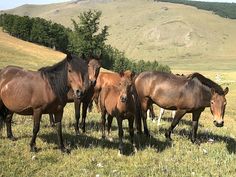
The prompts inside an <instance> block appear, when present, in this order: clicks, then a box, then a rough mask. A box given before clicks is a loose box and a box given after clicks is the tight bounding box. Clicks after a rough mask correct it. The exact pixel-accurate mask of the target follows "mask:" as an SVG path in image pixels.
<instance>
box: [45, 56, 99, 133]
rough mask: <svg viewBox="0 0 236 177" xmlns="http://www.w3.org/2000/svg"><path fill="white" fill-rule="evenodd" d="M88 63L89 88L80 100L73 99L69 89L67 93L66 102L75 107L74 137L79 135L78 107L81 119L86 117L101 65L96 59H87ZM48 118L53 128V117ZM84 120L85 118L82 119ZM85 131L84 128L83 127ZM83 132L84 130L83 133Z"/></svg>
mask: <svg viewBox="0 0 236 177" xmlns="http://www.w3.org/2000/svg"><path fill="white" fill-rule="evenodd" d="M87 61H88V76H89V87H88V89H87V90H86V91H85V92H84V94H83V96H82V97H81V98H80V99H75V97H74V93H73V90H72V89H70V90H69V92H68V93H67V102H68V103H71V102H74V107H75V120H76V121H75V125H74V126H75V132H76V135H78V134H79V119H80V107H81V104H82V117H86V115H87V108H88V105H89V103H90V101H91V98H92V96H93V90H94V89H93V88H94V86H95V84H96V80H97V77H98V74H99V71H100V68H101V63H100V60H99V59H98V58H95V57H90V58H89V59H87ZM49 117H50V125H51V126H52V127H53V126H54V116H53V114H49ZM84 119H85V118H84ZM84 129H85V127H84ZM83 132H85V130H84V131H83Z"/></svg>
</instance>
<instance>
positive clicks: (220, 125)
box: [213, 120, 224, 127]
mask: <svg viewBox="0 0 236 177" xmlns="http://www.w3.org/2000/svg"><path fill="white" fill-rule="evenodd" d="M213 123H214V125H215V126H216V127H223V126H224V121H221V122H218V121H216V120H214V121H213Z"/></svg>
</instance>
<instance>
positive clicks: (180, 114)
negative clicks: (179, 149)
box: [165, 110, 186, 140]
mask: <svg viewBox="0 0 236 177" xmlns="http://www.w3.org/2000/svg"><path fill="white" fill-rule="evenodd" d="M185 114H186V111H185V110H179V111H177V112H176V114H175V118H174V119H173V121H172V123H171V126H170V128H169V129H168V130H167V131H166V133H165V136H166V138H167V139H168V140H172V139H171V132H172V131H173V130H174V128H175V127H176V125H177V124H178V123H179V121H180V119H181V118H182V117H183V116H184V115H185Z"/></svg>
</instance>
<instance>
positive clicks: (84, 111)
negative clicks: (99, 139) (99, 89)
mask: <svg viewBox="0 0 236 177" xmlns="http://www.w3.org/2000/svg"><path fill="white" fill-rule="evenodd" d="M87 109H88V103H87V102H83V105H82V130H83V133H85V120H86V117H87Z"/></svg>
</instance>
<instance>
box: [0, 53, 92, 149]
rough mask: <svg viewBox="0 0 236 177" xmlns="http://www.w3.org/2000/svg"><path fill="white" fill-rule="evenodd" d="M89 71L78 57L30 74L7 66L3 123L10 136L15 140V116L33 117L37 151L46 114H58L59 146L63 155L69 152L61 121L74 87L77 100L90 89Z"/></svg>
mask: <svg viewBox="0 0 236 177" xmlns="http://www.w3.org/2000/svg"><path fill="white" fill-rule="evenodd" d="M88 85H89V78H88V68H87V65H86V63H85V62H84V61H83V60H81V59H79V58H77V57H76V56H74V55H70V54H68V55H67V56H66V58H65V59H63V60H62V61H60V62H58V63H56V64H54V65H53V66H47V67H43V68H41V69H40V70H38V71H30V70H26V69H23V68H21V67H17V66H7V67H5V68H3V69H2V70H1V72H0V121H1V122H3V121H5V123H6V127H7V137H8V138H10V139H14V136H13V134H12V130H11V119H12V115H13V113H17V114H20V115H33V121H34V123H33V136H32V139H31V141H30V150H31V151H32V152H37V147H36V137H37V133H38V132H39V129H40V120H41V117H42V114H49V113H52V114H54V115H55V122H56V124H57V135H58V142H59V143H58V144H59V148H60V150H61V151H62V152H67V153H69V150H68V149H67V148H65V146H64V144H63V137H62V125H61V120H62V117H63V109H64V107H65V105H66V103H67V93H68V91H69V89H70V88H71V89H72V90H73V93H74V95H75V96H76V97H79V96H80V95H82V94H83V93H84V92H85V90H86V89H87V88H88Z"/></svg>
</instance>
